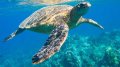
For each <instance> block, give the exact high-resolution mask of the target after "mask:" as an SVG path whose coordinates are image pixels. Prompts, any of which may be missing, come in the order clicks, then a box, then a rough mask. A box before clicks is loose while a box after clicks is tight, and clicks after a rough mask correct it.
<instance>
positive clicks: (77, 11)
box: [70, 2, 91, 22]
mask: <svg viewBox="0 0 120 67" xmlns="http://www.w3.org/2000/svg"><path fill="white" fill-rule="evenodd" d="M90 6H91V4H90V3H89V2H82V3H79V4H77V5H76V6H74V7H73V9H72V10H71V12H70V20H71V22H77V21H78V20H79V18H80V17H81V16H83V15H84V14H86V13H87V11H88V9H89V8H90Z"/></svg>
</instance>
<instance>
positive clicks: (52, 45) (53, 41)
mask: <svg viewBox="0 0 120 67" xmlns="http://www.w3.org/2000/svg"><path fill="white" fill-rule="evenodd" d="M67 35H68V26H67V25H66V24H60V26H58V27H57V28H56V29H54V30H53V31H52V32H51V34H50V36H49V37H48V39H47V41H46V43H45V44H44V46H43V47H42V48H41V49H40V50H39V52H38V53H37V54H35V55H34V56H33V58H32V62H33V64H38V63H41V62H43V61H44V60H46V59H48V58H49V57H51V56H52V55H54V54H55V53H56V52H57V51H59V49H60V48H61V46H62V45H63V43H64V41H65V40H66V38H67Z"/></svg>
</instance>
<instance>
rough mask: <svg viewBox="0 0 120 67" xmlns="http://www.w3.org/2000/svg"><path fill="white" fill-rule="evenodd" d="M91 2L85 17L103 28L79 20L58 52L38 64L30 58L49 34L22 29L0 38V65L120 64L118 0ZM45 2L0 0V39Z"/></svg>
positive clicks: (98, 66) (106, 66)
mask: <svg viewBox="0 0 120 67" xmlns="http://www.w3.org/2000/svg"><path fill="white" fill-rule="evenodd" d="M19 1H21V0H19ZM90 3H91V4H92V7H91V8H90V10H89V12H88V13H87V14H86V15H85V16H84V17H86V18H92V19H94V20H96V21H98V22H99V23H100V24H101V25H102V26H103V27H104V28H105V29H104V30H100V29H98V28H96V27H94V26H92V25H89V24H81V25H80V26H79V27H77V28H75V29H73V30H71V31H70V32H69V36H68V38H67V40H66V42H65V43H64V45H63V47H62V48H61V50H60V51H59V52H58V53H56V54H55V55H54V56H52V57H51V58H50V59H48V60H46V61H45V62H43V63H41V64H37V65H33V64H32V60H31V58H32V56H33V55H34V54H35V53H36V52H37V51H38V50H39V49H40V48H41V47H42V45H43V44H44V43H45V40H46V39H47V37H48V35H46V34H40V33H35V32H31V31H25V32H23V33H22V34H20V35H18V36H16V37H15V38H14V39H12V40H10V41H8V42H5V43H3V42H0V67H120V46H119V45H120V17H119V16H120V7H119V6H120V1H119V0H90ZM68 4H70V5H75V4H76V2H71V3H68ZM44 6H45V5H37V6H36V5H31V4H27V5H18V1H15V0H9V1H8V0H0V40H2V39H4V38H5V37H6V36H8V35H9V34H11V33H12V32H13V31H14V30H16V29H17V28H18V25H19V24H20V23H21V22H22V21H23V20H24V19H25V18H26V17H28V16H29V15H30V14H31V13H33V12H34V11H35V10H37V9H40V8H42V7H44Z"/></svg>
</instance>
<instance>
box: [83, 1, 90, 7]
mask: <svg viewBox="0 0 120 67" xmlns="http://www.w3.org/2000/svg"><path fill="white" fill-rule="evenodd" d="M82 4H84V5H85V6H86V7H91V4H90V3H89V2H83V3H82Z"/></svg>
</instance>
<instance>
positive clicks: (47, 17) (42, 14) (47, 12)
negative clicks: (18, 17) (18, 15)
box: [19, 5, 73, 28]
mask: <svg viewBox="0 0 120 67" xmlns="http://www.w3.org/2000/svg"><path fill="white" fill-rule="evenodd" d="M72 8H73V7H72V6H69V5H58V6H48V7H45V8H42V9H39V10H37V11H35V12H34V13H33V14H32V15H31V16H29V17H28V18H27V19H26V20H24V21H23V22H22V24H21V25H20V26H19V27H20V28H31V27H36V26H39V25H44V24H45V25H46V24H48V25H49V24H52V22H53V21H52V20H53V18H52V17H53V16H55V15H57V14H59V13H64V11H70V10H71V9H72ZM51 21H52V22H51ZM53 23H54V22H53Z"/></svg>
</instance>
